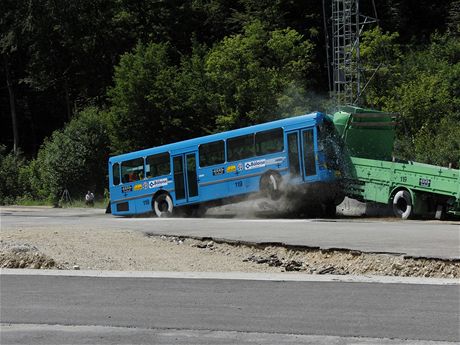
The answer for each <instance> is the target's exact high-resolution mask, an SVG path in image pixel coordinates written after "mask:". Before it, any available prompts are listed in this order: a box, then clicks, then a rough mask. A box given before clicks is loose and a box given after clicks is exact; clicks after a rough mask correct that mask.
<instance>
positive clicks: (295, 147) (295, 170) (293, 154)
mask: <svg viewBox="0 0 460 345" xmlns="http://www.w3.org/2000/svg"><path fill="white" fill-rule="evenodd" d="M287 140H288V158H289V169H290V171H291V176H292V177H296V176H300V162H299V140H298V136H297V132H293V133H289V134H288V136H287Z"/></svg>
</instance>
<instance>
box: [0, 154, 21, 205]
mask: <svg viewBox="0 0 460 345" xmlns="http://www.w3.org/2000/svg"><path fill="white" fill-rule="evenodd" d="M25 164H26V161H25V159H24V157H23V156H22V155H21V154H18V155H15V154H14V153H13V152H7V150H6V147H5V146H4V145H0V205H4V204H14V203H15V202H16V198H18V197H19V196H21V195H22V194H23V192H24V189H25V186H24V185H23V184H22V183H21V181H20V179H19V171H20V169H21V168H22V167H24V166H25Z"/></svg>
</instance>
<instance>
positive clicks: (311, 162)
mask: <svg viewBox="0 0 460 345" xmlns="http://www.w3.org/2000/svg"><path fill="white" fill-rule="evenodd" d="M303 161H304V168H305V176H312V175H316V164H315V148H314V141H313V129H308V130H306V131H304V132H303Z"/></svg>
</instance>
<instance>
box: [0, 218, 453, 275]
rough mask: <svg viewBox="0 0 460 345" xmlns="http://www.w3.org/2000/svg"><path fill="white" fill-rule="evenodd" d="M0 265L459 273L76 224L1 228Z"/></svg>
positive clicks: (423, 264) (447, 267) (427, 262)
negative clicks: (89, 227) (56, 227)
mask: <svg viewBox="0 0 460 345" xmlns="http://www.w3.org/2000/svg"><path fill="white" fill-rule="evenodd" d="M0 267H2V268H36V269H38V268H41V269H46V268H54V269H56V268H58V269H82V270H117V271H176V272H186V271H189V272H267V273H268V272H272V273H278V272H286V271H289V272H302V273H311V274H353V275H363V274H364V275H367V274H369V275H386V276H412V277H436V278H459V277H460V262H453V261H443V260H435V259H408V258H404V257H402V256H393V255H383V254H365V253H360V252H356V251H324V250H314V249H302V248H286V247H281V246H249V245H241V244H238V245H237V244H230V243H216V242H213V241H209V240H207V241H202V240H197V239H191V238H182V237H174V236H172V237H171V236H153V235H149V234H146V233H141V232H138V231H129V230H114V229H110V230H103V229H98V230H91V231H89V230H85V229H84V228H83V227H78V226H73V227H70V228H65V229H48V228H34V229H33V231H30V230H27V229H5V230H2V231H1V234H0Z"/></svg>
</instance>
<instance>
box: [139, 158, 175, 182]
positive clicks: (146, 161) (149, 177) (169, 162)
mask: <svg viewBox="0 0 460 345" xmlns="http://www.w3.org/2000/svg"><path fill="white" fill-rule="evenodd" d="M161 155H167V156H168V159H167V161H168V167H169V169H168V172H167V173H166V174H161V175H152V176H147V165H148V167H149V171H148V173H151V170H150V169H151V168H150V167H151V164H148V159H149V157H155V156H161ZM144 166H145V167H144V170H145V178H146V179H152V178H156V177H160V176H165V175H171V168H172V167H171V153H170V152H169V151H165V152H160V153H155V154H151V155H148V156H145V159H144Z"/></svg>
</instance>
